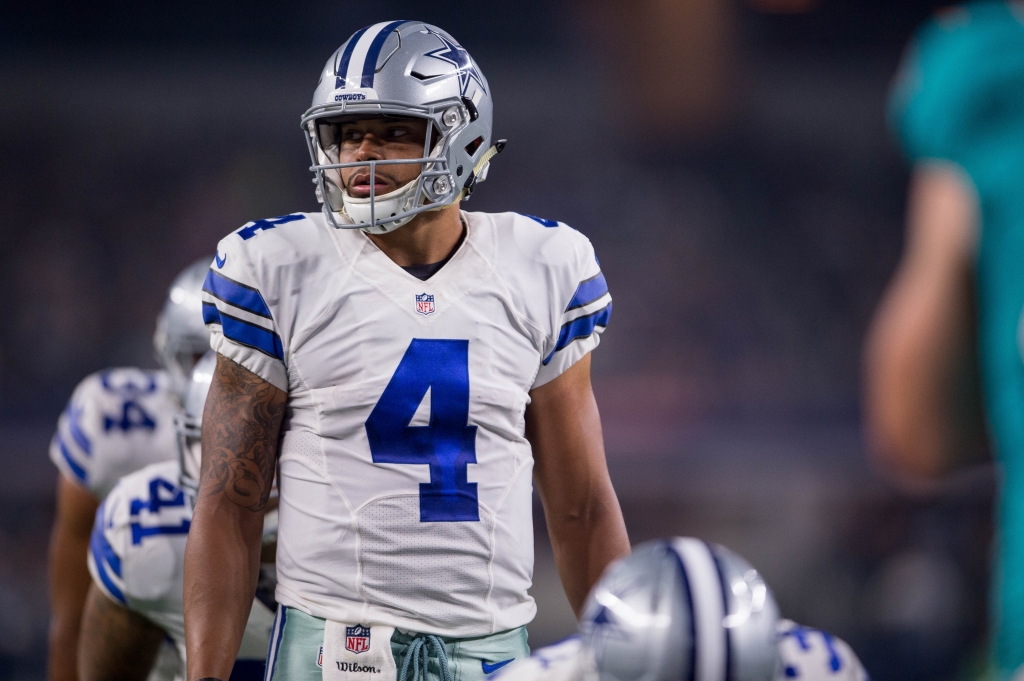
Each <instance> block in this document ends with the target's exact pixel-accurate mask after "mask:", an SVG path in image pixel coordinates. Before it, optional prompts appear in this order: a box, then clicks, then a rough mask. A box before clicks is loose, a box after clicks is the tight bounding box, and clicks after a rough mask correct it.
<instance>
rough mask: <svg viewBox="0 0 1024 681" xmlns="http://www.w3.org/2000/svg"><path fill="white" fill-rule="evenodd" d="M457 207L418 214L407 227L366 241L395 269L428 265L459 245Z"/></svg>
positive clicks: (461, 227)
mask: <svg viewBox="0 0 1024 681" xmlns="http://www.w3.org/2000/svg"><path fill="white" fill-rule="evenodd" d="M463 229H464V227H463V225H462V220H461V219H460V218H459V206H458V204H456V205H454V206H449V207H448V208H445V209H444V210H439V211H430V212H427V213H420V214H419V215H417V216H416V218H415V219H413V220H412V221H411V222H410V223H409V224H407V225H403V226H401V227H399V228H398V229H396V230H395V231H393V232H388V233H387V234H368V235H367V236H369V237H370V240H371V241H373V243H375V244H376V245H377V248H379V249H380V250H382V251H384V254H385V255H386V256H388V257H389V258H391V259H392V260H394V261H395V264H396V265H398V266H399V267H412V266H414V265H432V264H434V263H436V262H441V261H442V260H444V259H445V258H447V257H448V256H449V255H451V254H452V251H454V250H455V249H456V248H457V247H458V245H459V244H460V243H461V242H462V233H463Z"/></svg>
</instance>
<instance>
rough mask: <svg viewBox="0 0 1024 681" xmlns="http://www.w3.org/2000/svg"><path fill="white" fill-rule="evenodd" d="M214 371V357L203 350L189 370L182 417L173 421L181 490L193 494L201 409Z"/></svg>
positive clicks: (199, 463)
mask: <svg viewBox="0 0 1024 681" xmlns="http://www.w3.org/2000/svg"><path fill="white" fill-rule="evenodd" d="M216 368H217V353H216V352H214V351H213V350H207V351H206V354H205V355H203V356H202V357H201V358H200V359H199V361H198V362H196V366H195V368H193V369H192V374H191V375H190V376H189V381H188V389H187V390H186V392H185V400H184V407H185V410H184V413H181V414H178V415H177V416H175V418H174V427H175V430H177V432H178V462H179V463H180V464H181V480H180V482H181V486H182V487H184V488H186V489H190V490H192V491H193V492H195V491H196V490H198V489H199V471H200V468H201V467H202V463H203V451H202V446H201V440H202V434H203V407H204V406H205V405H206V396H207V395H208V394H209V393H210V383H211V382H212V381H213V372H214V370H215V369H216Z"/></svg>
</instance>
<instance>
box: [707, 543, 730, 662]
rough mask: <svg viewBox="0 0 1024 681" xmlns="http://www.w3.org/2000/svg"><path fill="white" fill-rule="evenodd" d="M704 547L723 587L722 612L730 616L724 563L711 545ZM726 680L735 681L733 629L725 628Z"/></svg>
mask: <svg viewBox="0 0 1024 681" xmlns="http://www.w3.org/2000/svg"><path fill="white" fill-rule="evenodd" d="M704 545H705V546H707V547H708V553H709V554H711V559H712V560H714V562H715V571H716V572H718V584H719V585H720V586H721V587H722V612H724V613H725V614H726V615H728V614H729V593H728V591H727V589H728V586H727V584H726V581H725V572H724V571H723V570H722V563H721V561H719V560H718V556H717V555H716V554H715V552H714V551H713V550H712V549H711V544H708V543H707V542H704ZM724 629H725V680H726V681H733V678H732V676H733V675H732V629H730V628H728V627H725V628H724Z"/></svg>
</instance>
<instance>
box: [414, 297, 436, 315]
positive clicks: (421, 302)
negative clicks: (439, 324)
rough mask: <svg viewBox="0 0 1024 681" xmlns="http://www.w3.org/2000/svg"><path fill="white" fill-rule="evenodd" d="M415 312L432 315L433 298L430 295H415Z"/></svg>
mask: <svg viewBox="0 0 1024 681" xmlns="http://www.w3.org/2000/svg"><path fill="white" fill-rule="evenodd" d="M416 311H417V312H419V313H420V314H434V296H433V294H430V293H420V294H417V295H416Z"/></svg>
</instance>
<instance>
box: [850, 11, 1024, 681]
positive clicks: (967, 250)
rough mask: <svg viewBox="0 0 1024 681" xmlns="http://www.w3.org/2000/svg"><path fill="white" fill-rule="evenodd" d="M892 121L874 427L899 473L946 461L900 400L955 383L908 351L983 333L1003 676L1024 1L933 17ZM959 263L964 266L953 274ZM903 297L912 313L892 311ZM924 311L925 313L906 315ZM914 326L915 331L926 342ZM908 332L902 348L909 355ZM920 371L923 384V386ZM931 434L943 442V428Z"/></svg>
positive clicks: (1023, 483)
mask: <svg viewBox="0 0 1024 681" xmlns="http://www.w3.org/2000/svg"><path fill="white" fill-rule="evenodd" d="M890 117H891V122H892V125H893V127H894V128H895V129H896V131H897V132H898V135H899V137H900V139H901V141H902V143H903V146H904V149H905V151H906V153H907V155H908V156H909V157H910V158H911V160H912V161H913V162H914V164H915V179H914V182H913V183H912V189H911V198H910V209H909V213H908V239H907V251H908V253H907V254H905V255H904V262H903V263H901V269H900V271H898V272H897V276H896V278H895V280H894V283H893V285H892V287H891V289H890V292H889V294H888V295H887V298H886V300H885V302H883V305H882V308H881V310H880V312H879V314H878V317H877V318H876V323H875V329H874V330H873V332H872V337H871V339H870V340H869V351H868V363H869V367H868V374H867V375H868V383H869V385H868V391H867V393H868V408H867V414H868V416H867V418H868V424H869V430H872V429H873V430H874V431H875V435H876V443H875V444H876V445H877V444H878V443H879V441H881V444H882V445H883V447H884V446H885V445H886V444H888V445H889V446H890V448H895V449H898V448H899V447H900V444H899V442H898V441H899V439H900V438H901V437H904V438H905V439H906V443H904V446H903V449H904V454H903V457H904V458H903V460H902V462H901V463H900V464H899V465H898V466H897V468H899V467H900V466H902V468H903V469H904V472H925V473H941V472H944V470H943V467H944V466H945V468H946V469H948V468H949V467H950V465H949V464H950V462H949V461H944V462H943V461H935V460H932V461H928V460H927V456H929V455H928V453H927V452H925V451H924V450H925V449H926V448H927V446H928V442H927V440H928V437H930V435H929V434H928V433H924V429H923V427H924V426H925V425H927V424H926V423H925V422H924V420H923V419H919V420H918V421H917V422H916V424H917V426H920V427H922V434H921V435H920V437H915V432H914V430H913V427H911V425H908V424H911V423H912V422H914V419H915V417H912V416H905V417H904V416H900V414H901V413H904V412H901V411H900V410H901V409H902V410H904V411H905V412H906V413H909V410H910V409H911V407H905V406H900V405H897V404H896V403H895V401H896V400H898V399H904V401H905V402H906V403H909V404H913V403H914V400H915V399H916V398H917V397H920V398H921V400H920V402H921V404H925V403H926V402H927V400H928V399H929V398H928V397H927V396H926V395H925V394H924V392H923V391H924V390H925V389H927V388H928V387H929V386H931V387H933V388H939V389H941V388H945V390H946V392H954V391H955V389H951V388H950V383H949V382H946V383H944V384H940V383H939V381H940V380H941V378H932V379H929V378H926V377H924V371H925V369H927V368H928V366H926V365H927V364H928V361H929V360H928V359H927V358H924V359H922V358H920V357H919V358H917V359H913V357H912V353H914V352H917V353H918V354H919V355H924V356H929V353H931V355H933V356H935V357H939V356H941V355H943V353H946V356H949V355H950V354H951V353H953V350H951V349H950V348H952V347H953V346H956V345H957V342H956V340H955V338H954V336H955V335H956V333H955V331H956V329H957V328H961V327H962V328H963V329H965V330H966V331H967V332H974V333H975V334H976V335H975V337H974V339H973V343H976V347H977V350H978V353H979V356H980V357H979V359H980V380H981V389H982V402H983V405H984V414H985V418H986V420H987V424H988V432H989V437H990V441H991V443H992V445H993V446H992V449H993V454H994V456H995V458H996V461H997V464H998V466H999V468H1000V469H1001V481H1002V487H1001V491H1000V498H999V504H998V511H997V513H998V516H997V523H998V535H997V544H996V549H995V559H994V574H993V592H992V593H993V596H992V602H991V604H992V609H991V611H992V625H993V626H992V631H991V636H992V640H993V651H994V660H993V661H994V663H995V665H996V667H997V669H998V670H999V675H1000V676H1001V677H1008V676H1009V675H1010V674H1012V673H1013V672H1014V670H1018V669H1019V668H1021V666H1024V363H1022V359H1021V343H1022V340H1024V338H1022V335H1021V334H1022V331H1024V327H1022V326H1021V312H1022V308H1024V3H1020V2H1014V3H1003V2H977V3H970V4H966V5H962V6H959V7H955V8H952V9H948V10H945V11H943V12H942V13H940V14H939V15H937V16H936V17H935V18H933V19H932V20H931V21H929V22H928V23H926V24H925V25H924V26H923V27H922V28H921V29H920V30H919V32H918V34H917V36H916V37H915V39H914V41H913V42H912V44H911V46H910V48H909V50H908V52H907V56H906V58H905V61H904V64H903V67H902V70H901V72H900V75H899V77H898V79H897V82H896V85H895V88H894V91H893V94H892V99H891V102H890ZM929 232H931V233H929ZM961 261H962V262H963V263H964V264H965V269H966V270H967V271H966V274H967V276H961V275H962V274H963V272H959V273H958V270H957V267H958V264H957V263H958V262H961ZM972 279H973V281H974V301H973V307H974V309H975V310H976V314H977V317H976V326H974V327H973V328H971V324H972V322H971V321H970V314H969V313H966V314H965V312H964V310H963V308H964V306H960V309H957V302H956V301H957V299H958V296H961V295H963V297H964V298H965V299H966V300H967V302H968V303H970V302H971V301H970V295H971V294H970V291H971V286H970V284H969V282H970V281H971V280H972ZM964 282H968V284H967V285H963V284H964ZM901 307H902V308H903V310H904V311H905V312H907V315H905V316H906V317H908V319H907V320H906V321H897V320H896V316H897V315H898V312H897V310H898V309H899V308H901ZM929 310H934V314H933V313H932V312H929ZM915 315H917V317H918V318H919V321H917V322H915V321H913V319H909V317H914V316H915ZM915 324H917V325H918V326H917V331H916V332H913V331H911V330H910V329H911V328H912V327H913V326H914V325H915ZM929 324H931V325H932V326H931V327H929ZM898 327H902V328H903V332H901V331H899V330H897V328H898ZM929 328H930V329H931V331H928V333H931V334H932V338H931V339H928V338H926V335H927V334H926V331H927V330H928V329H929ZM901 333H902V335H901ZM914 333H919V336H918V337H917V339H916V342H917V347H913V345H914V341H915V336H914ZM943 334H945V337H946V338H947V340H943V339H942V337H943ZM904 341H905V343H904V347H905V350H906V353H907V354H906V355H905V356H903V357H902V358H901V357H900V353H901V352H903V350H902V349H901V345H900V344H901V342H904ZM959 347H961V349H962V347H963V344H961V345H960V346H959ZM961 359H962V358H961ZM900 362H903V363H902V365H901V364H900ZM915 362H916V364H915ZM939 364H941V362H937V363H936V364H934V365H930V366H931V368H932V369H935V368H936V367H938V365H939ZM917 370H920V371H921V373H920V374H915V373H914V372H915V371H917ZM900 371H903V372H904V373H902V374H900V373H899V372H900ZM898 376H899V377H900V378H898ZM915 376H916V378H915ZM918 379H919V381H918V383H917V384H916V387H917V388H920V389H921V390H922V393H920V394H918V395H916V396H915V394H913V390H914V389H915V384H914V381H915V380H918ZM929 380H932V381H935V382H933V383H931V384H929V383H928V381H929ZM886 392H888V393H889V395H888V396H885V394H884V393H886ZM953 399H955V397H954V398H953ZM886 400H889V402H888V403H887V402H886ZM873 401H874V403H872V402H873ZM887 409H888V411H886V410H887ZM901 418H902V419H903V421H901V420H900V419H901ZM904 426H905V427H904ZM901 428H902V430H901ZM932 430H933V431H934V433H935V435H934V437H935V438H936V439H937V440H938V439H939V438H940V437H941V434H942V432H943V431H942V428H941V427H939V426H936V427H935V428H933V429H932ZM911 440H914V442H913V444H909V443H910V441H911ZM942 446H943V445H942V444H941V443H938V442H937V443H936V446H935V447H934V448H933V452H932V454H931V456H936V457H937V458H939V459H941V456H939V455H936V454H935V452H937V451H938V450H939V449H940V448H941V447H942ZM915 447H917V448H918V451H917V452H916V453H915V451H914V449H915ZM898 456H899V455H897V457H898ZM915 456H916V457H917V458H916V459H915V458H914V457H915ZM894 458H895V457H894Z"/></svg>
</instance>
